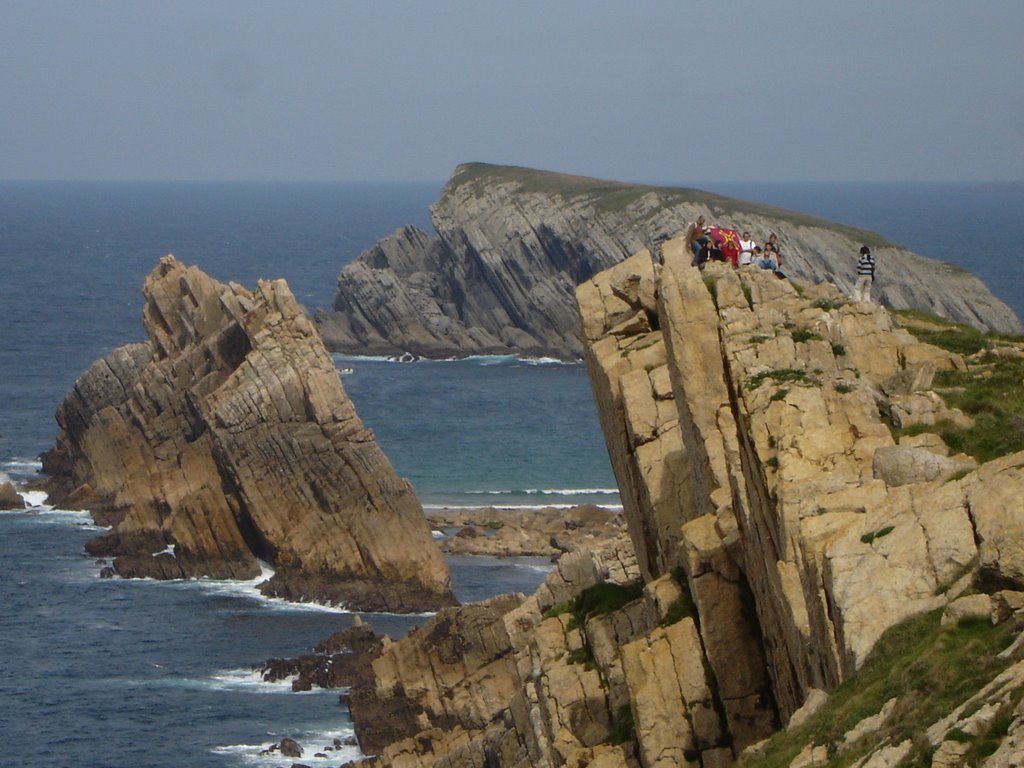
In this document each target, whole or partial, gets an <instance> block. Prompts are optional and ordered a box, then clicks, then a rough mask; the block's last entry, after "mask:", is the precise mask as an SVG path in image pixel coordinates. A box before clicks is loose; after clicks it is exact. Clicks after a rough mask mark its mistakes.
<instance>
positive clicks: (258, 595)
mask: <svg viewBox="0 0 1024 768" xmlns="http://www.w3.org/2000/svg"><path fill="white" fill-rule="evenodd" d="M157 554H160V553H157ZM273 575H274V569H273V568H271V567H270V566H269V565H268V564H267V563H264V562H262V561H261V562H260V575H259V576H257V577H256V578H254V579H248V580H244V581H243V580H237V581H235V580H231V579H204V578H198V579H173V580H169V581H164V580H160V579H141V581H149V582H154V583H156V584H160V585H162V586H165V587H167V588H169V589H198V590H201V591H203V592H209V593H211V594H214V595H225V596H229V597H243V598H246V599H247V600H251V601H252V602H255V603H259V604H261V605H263V606H264V607H266V608H268V609H270V610H274V611H287V612H313V613H337V614H347V613H351V611H350V610H349V609H347V608H344V607H341V606H336V605H327V604H324V603H299V602H293V601H291V600H285V599H284V598H280V597H267V596H266V595H264V594H263V593H262V592H260V590H259V586H260V584H262V583H263V582H264V581H266V580H267V579H269V578H270V577H271V576H273Z"/></svg>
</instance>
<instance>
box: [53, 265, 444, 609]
mask: <svg viewBox="0 0 1024 768" xmlns="http://www.w3.org/2000/svg"><path fill="white" fill-rule="evenodd" d="M143 292H144V294H145V306H144V310H143V314H144V318H143V319H144V324H145V328H146V332H147V334H148V336H149V340H148V341H147V342H145V343H140V344H131V345H128V346H125V347H121V348H119V349H116V350H114V351H113V352H112V353H111V354H110V355H108V356H107V357H105V358H103V359H101V360H97V361H96V362H95V363H93V365H92V366H91V367H90V368H89V369H88V370H87V371H86V372H85V373H83V374H82V376H81V377H80V378H79V380H78V381H77V382H76V384H75V387H74V389H73V390H72V392H71V393H70V394H69V395H68V396H67V398H66V399H65V400H64V402H63V404H62V405H61V406H60V409H59V410H58V413H57V420H58V423H59V424H60V427H61V433H60V436H59V437H58V440H57V445H56V447H55V448H54V449H53V450H52V451H51V452H50V453H49V454H47V455H46V456H45V457H44V471H45V472H47V473H49V474H50V475H51V476H52V477H53V482H52V484H51V495H52V497H53V499H54V501H57V502H61V501H63V502H65V503H75V504H78V505H83V506H88V507H90V508H92V509H95V510H97V516H98V519H102V520H103V521H104V522H107V523H111V524H115V527H114V529H113V530H112V531H111V532H110V533H109V534H106V535H104V536H101V537H99V538H97V539H94V540H93V541H91V542H90V543H89V545H88V546H87V549H88V550H89V551H90V553H92V554H95V555H98V556H113V557H114V558H115V559H114V569H115V570H116V572H117V573H118V574H120V575H122V576H129V577H133V576H146V577H154V578H185V577H196V576H208V577H214V578H241V579H251V578H254V577H257V576H259V575H260V572H261V566H260V562H259V561H260V560H263V561H265V562H267V563H269V564H270V565H271V566H272V567H273V568H274V571H275V572H274V575H273V576H272V577H271V578H270V579H269V581H267V582H265V583H264V584H263V585H262V587H261V588H262V590H263V591H264V592H265V593H266V594H269V595H277V596H281V597H286V598H289V599H294V600H319V601H326V602H331V603H341V604H347V605H350V606H352V607H354V608H360V609H363V610H375V609H379V610H391V611H419V610H425V609H433V608H436V607H438V606H441V605H448V604H451V603H452V602H453V597H452V595H451V590H450V585H449V576H448V571H447V567H446V565H445V563H444V560H443V558H442V556H441V553H440V551H439V550H438V548H437V547H436V545H435V544H434V543H433V542H432V540H431V536H430V530H429V527H428V525H427V523H426V520H425V518H424V516H423V511H422V508H421V507H420V505H419V502H418V501H417V500H416V497H415V495H414V494H413V492H412V489H411V487H410V485H409V484H408V482H407V481H405V480H403V479H402V478H399V477H398V476H397V475H396V474H395V472H394V470H393V468H392V467H391V464H390V463H389V462H388V460H387V457H386V456H385V455H384V454H383V452H382V451H381V450H380V448H379V446H378V445H377V443H376V442H375V441H374V439H373V436H372V434H371V433H370V432H369V431H368V430H367V429H366V428H365V427H364V426H363V424H362V422H361V421H360V420H359V417H358V416H357V414H356V412H355V408H354V407H353V405H352V402H351V400H349V398H348V397H347V395H346V394H345V392H344V390H343V389H342V386H341V382H340V379H339V377H338V373H337V370H336V369H335V367H334V364H333V361H332V360H331V357H330V355H329V354H328V353H327V351H326V349H325V348H324V346H323V343H322V342H321V340H320V337H319V335H318V334H317V332H316V329H315V328H314V327H313V325H312V324H311V323H310V321H309V320H308V319H307V318H306V316H305V315H304V313H303V311H302V309H301V308H300V307H299V306H298V304H297V303H296V301H295V299H294V297H293V296H292V294H291V292H290V291H289V290H288V287H287V285H286V284H285V283H284V282H283V281H272V282H260V284H259V285H258V287H257V288H256V290H255V291H251V292H250V291H248V290H246V289H244V288H242V287H241V286H239V285H236V284H230V285H224V284H222V283H219V282H217V281H215V280H213V279H212V278H210V277H209V276H207V275H205V274H204V273H203V272H201V271H200V270H199V269H197V268H195V267H186V266H184V265H183V264H181V263H180V262H178V261H177V260H175V259H174V258H173V257H171V256H167V257H164V258H163V259H162V260H161V262H160V264H159V266H158V267H157V268H156V269H155V270H154V271H153V273H152V274H151V275H150V276H149V277H148V278H147V280H146V282H145V286H144V288H143Z"/></svg>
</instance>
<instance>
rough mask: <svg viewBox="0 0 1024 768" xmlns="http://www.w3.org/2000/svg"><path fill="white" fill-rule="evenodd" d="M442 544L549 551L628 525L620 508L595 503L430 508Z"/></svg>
mask: <svg viewBox="0 0 1024 768" xmlns="http://www.w3.org/2000/svg"><path fill="white" fill-rule="evenodd" d="M426 515H427V521H428V522H429V523H430V525H431V527H432V528H433V530H435V531H438V532H439V533H441V534H443V535H444V538H443V539H439V544H440V546H441V550H442V551H443V552H446V553H448V554H453V555H492V556H495V557H550V558H552V559H557V558H558V557H559V556H561V555H562V554H564V553H566V552H571V551H574V550H578V549H593V548H595V547H599V546H602V545H603V544H605V543H606V542H608V541H609V540H611V539H614V538H617V537H618V536H620V535H621V534H623V533H625V531H626V523H625V520H624V518H623V517H622V512H621V511H620V510H614V509H608V508H606V507H599V506H595V505H591V504H584V505H579V506H574V507H570V508H568V509H566V508H562V507H537V508H531V509H519V508H517V509H502V508H496V507H480V508H477V509H458V510H445V509H440V510H427V511H426Z"/></svg>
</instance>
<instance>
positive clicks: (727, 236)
mask: <svg viewBox="0 0 1024 768" xmlns="http://www.w3.org/2000/svg"><path fill="white" fill-rule="evenodd" d="M686 243H687V245H688V246H689V247H690V249H691V250H692V251H693V262H692V263H693V265H694V266H696V267H697V268H698V269H704V267H705V265H706V264H707V263H708V262H709V261H722V262H729V263H731V264H732V266H733V269H739V268H741V267H760V268H761V269H770V270H771V271H772V272H774V273H775V274H776V275H777V276H778V277H785V275H784V274H783V272H782V248H781V247H780V245H779V238H778V235H776V234H775V233H774V232H772V233H770V234H769V235H768V239H767V240H765V242H764V244H763V245H758V244H757V243H756V242H755V241H754V239H753V238H752V237H751V236H750V231H749V230H743V234H742V235H740V234H738V233H737V231H736V230H735V229H729V228H726V227H716V226H710V225H708V224H707V222H706V221H705V220H704V217H703V216H698V217H697V220H696V221H694V222H691V223H690V225H689V226H688V227H687V228H686ZM874 281H875V257H874V255H872V253H871V249H870V248H868V246H866V245H864V246H861V249H860V255H859V257H858V259H857V280H856V283H855V284H854V288H853V296H852V298H853V300H854V301H861V302H870V301H871V286H872V284H873V283H874Z"/></svg>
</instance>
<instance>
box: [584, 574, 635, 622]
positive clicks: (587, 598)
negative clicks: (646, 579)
mask: <svg viewBox="0 0 1024 768" xmlns="http://www.w3.org/2000/svg"><path fill="white" fill-rule="evenodd" d="M643 593H644V585H643V582H641V581H635V582H632V583H630V584H612V583H611V582H608V581H605V582H601V583H600V584H595V585H594V586H592V587H587V588H586V589H585V590H583V591H582V592H580V594H579V597H577V598H576V599H575V600H574V601H573V608H572V613H573V616H574V617H575V618H576V622H577V623H578V625H580V626H582V625H583V624H584V622H585V621H586V620H587V619H589V618H590V617H591V616H601V615H603V614H606V613H611V612H612V611H617V610H619V609H620V608H622V607H623V606H624V605H626V604H627V603H631V602H633V601H634V600H636V599H638V598H639V597H640V596H641V595H643Z"/></svg>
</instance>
